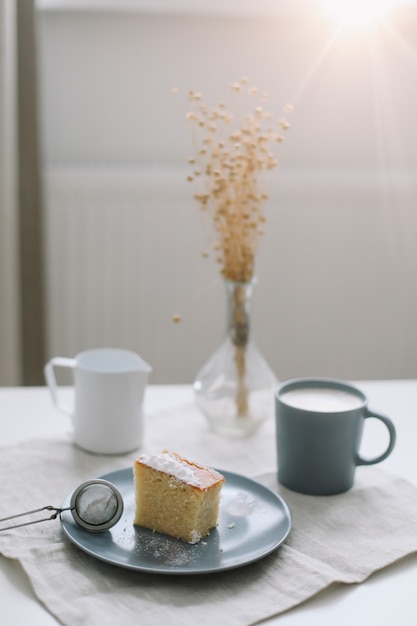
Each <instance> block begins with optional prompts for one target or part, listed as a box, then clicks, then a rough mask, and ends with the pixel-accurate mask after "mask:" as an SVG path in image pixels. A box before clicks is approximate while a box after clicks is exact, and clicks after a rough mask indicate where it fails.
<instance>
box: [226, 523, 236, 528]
mask: <svg viewBox="0 0 417 626" xmlns="http://www.w3.org/2000/svg"><path fill="white" fill-rule="evenodd" d="M235 525H236V524H235V523H234V522H230V524H228V526H227V528H234V527H235Z"/></svg>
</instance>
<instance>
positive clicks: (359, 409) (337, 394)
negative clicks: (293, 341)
mask: <svg viewBox="0 0 417 626" xmlns="http://www.w3.org/2000/svg"><path fill="white" fill-rule="evenodd" d="M275 402H276V436H277V455H278V480H279V482H280V483H281V484H282V485H284V486H285V487H288V488H289V489H292V490H293V491H298V492H301V493H306V494H310V495H332V494H336V493H342V492H344V491H347V490H348V489H350V488H351V487H352V485H353V481H354V477H355V470H356V467H357V466H358V465H373V464H375V463H380V462H381V461H383V460H384V459H386V458H387V456H388V455H389V454H391V452H392V450H393V448H394V445H395V439H396V432H395V427H394V424H393V423H392V421H391V420H390V419H389V418H388V417H386V416H385V415H381V414H380V413H377V412H375V411H371V410H370V409H369V408H368V401H367V398H366V396H365V395H364V394H363V393H362V391H360V390H359V389H357V388H356V387H354V386H352V385H349V384H347V383H345V382H342V381H339V380H333V379H328V378H300V379H296V380H291V381H288V382H286V383H284V384H283V385H281V387H280V388H279V389H278V391H277V393H276V396H275ZM369 417H373V418H377V419H379V420H381V421H382V422H383V423H384V424H385V425H386V427H387V429H388V431H389V443H388V446H387V448H386V450H385V451H384V452H382V453H381V454H380V455H378V456H377V457H375V458H371V459H365V458H363V457H362V456H361V455H360V454H359V448H360V443H361V439H362V432H363V427H364V423H365V420H366V419H367V418H369Z"/></svg>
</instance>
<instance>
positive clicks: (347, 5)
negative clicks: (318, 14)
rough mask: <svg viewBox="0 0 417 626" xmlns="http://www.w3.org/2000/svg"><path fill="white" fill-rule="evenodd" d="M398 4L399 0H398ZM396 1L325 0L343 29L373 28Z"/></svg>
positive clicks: (326, 5) (328, 9)
mask: <svg viewBox="0 0 417 626" xmlns="http://www.w3.org/2000/svg"><path fill="white" fill-rule="evenodd" d="M397 2H398V0H397ZM397 2H396V0H325V2H324V4H325V7H326V9H327V11H328V13H330V15H332V16H333V18H334V19H335V20H336V21H337V22H338V24H339V26H340V27H341V28H351V29H356V28H363V27H367V26H372V25H374V24H376V23H377V22H378V21H380V20H382V19H383V18H384V17H386V15H387V13H388V11H389V9H391V8H392V7H393V6H394V5H395V4H397Z"/></svg>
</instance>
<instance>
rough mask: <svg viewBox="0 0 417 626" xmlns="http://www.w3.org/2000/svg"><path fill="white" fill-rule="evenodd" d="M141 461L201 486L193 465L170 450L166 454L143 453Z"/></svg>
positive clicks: (191, 483) (179, 478)
mask: <svg viewBox="0 0 417 626" xmlns="http://www.w3.org/2000/svg"><path fill="white" fill-rule="evenodd" d="M139 461H140V462H141V463H143V464H144V465H147V466H148V467H151V468H152V469H155V470H158V471H160V472H164V473H165V474H169V475H170V476H174V478H176V479H177V480H181V481H183V482H186V483H188V484H189V485H194V486H195V487H200V486H201V481H200V480H199V478H198V476H197V474H196V472H195V471H194V470H193V469H192V467H191V466H190V465H188V464H186V463H183V462H181V461H180V460H179V459H177V458H176V457H175V456H173V455H172V454H169V453H168V452H167V453H164V454H143V455H141V456H140V457H139Z"/></svg>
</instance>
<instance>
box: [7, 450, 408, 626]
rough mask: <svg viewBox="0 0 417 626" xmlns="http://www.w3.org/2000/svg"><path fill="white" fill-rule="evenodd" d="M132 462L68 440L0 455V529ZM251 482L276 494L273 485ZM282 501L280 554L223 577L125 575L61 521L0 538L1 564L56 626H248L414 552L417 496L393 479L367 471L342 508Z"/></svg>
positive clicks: (292, 496) (332, 503)
mask: <svg viewBox="0 0 417 626" xmlns="http://www.w3.org/2000/svg"><path fill="white" fill-rule="evenodd" d="M132 459H133V456H129V455H128V456H125V457H117V458H111V457H101V456H93V455H89V454H86V453H83V452H82V451H81V450H78V449H76V448H75V447H74V446H73V445H72V444H71V443H70V442H69V441H66V440H59V441H50V440H48V441H43V440H36V441H31V442H28V443H25V444H20V445H17V446H13V447H8V448H2V449H1V450H0V477H1V487H0V494H1V495H0V517H4V516H6V515H11V514H13V513H18V512H21V511H25V510H28V509H32V508H37V507H38V506H43V505H47V504H53V505H58V506H59V505H60V504H61V502H62V501H63V499H64V498H65V496H66V495H67V494H68V493H69V492H70V491H72V489H74V487H75V486H76V485H77V484H78V483H80V482H82V481H83V480H86V479H88V478H91V477H92V476H97V475H100V474H101V473H105V472H108V471H111V470H112V469H116V468H121V467H128V466H130V465H131V462H132ZM260 480H261V481H262V482H263V483H264V484H266V485H268V486H269V487H271V488H272V489H276V488H278V485H277V483H276V479H275V476H274V474H273V473H271V474H267V475H264V476H262V477H260ZM279 491H280V492H281V494H282V496H283V497H284V498H285V500H286V501H287V503H288V504H289V506H290V508H291V510H292V516H293V528H292V531H291V534H290V536H289V538H288V539H287V541H286V543H285V544H284V545H283V546H282V547H281V548H280V549H278V550H277V551H276V552H274V553H273V554H271V555H269V556H267V557H266V558H264V559H262V560H260V561H258V562H256V563H253V564H251V565H247V566H245V567H241V568H239V569H236V570H231V571H228V572H222V573H218V574H210V575H201V576H190V577H183V576H163V575H155V574H147V573H143V572H135V571H130V570H124V569H122V568H119V567H116V566H113V565H109V564H106V563H103V562H101V561H98V560H96V559H94V558H92V557H90V556H89V555H87V554H85V553H84V552H82V551H80V550H79V549H78V548H77V547H75V546H73V545H72V544H71V543H70V542H69V541H68V540H67V539H66V537H65V536H64V534H63V532H62V530H61V525H60V522H59V521H58V520H55V521H49V522H45V523H42V524H38V525H34V526H29V527H26V528H20V529H14V530H11V531H7V532H4V533H0V553H1V554H3V555H4V556H6V557H9V558H14V559H18V560H19V561H20V563H21V564H22V566H23V568H24V569H25V571H26V572H27V574H28V576H29V578H30V580H31V583H32V585H33V588H34V590H35V593H36V595H37V596H38V598H39V599H40V600H41V601H42V602H43V604H44V605H45V606H46V607H47V609H48V610H49V611H50V612H51V613H52V614H53V615H54V616H56V618H57V619H58V620H59V621H60V622H61V623H62V624H64V625H68V626H74V625H78V624H85V625H88V626H96V625H97V626H106V625H109V626H110V625H111V626H113V625H114V624H115V623H118V624H121V623H123V624H124V626H131V625H134V624H138V623H140V624H142V625H143V626H154V625H155V626H159V625H160V624H164V623H173V624H183V625H184V626H187V625H188V624H189V625H190V626H191V625H193V626H194V625H195V624H196V623H198V624H199V625H200V626H206V625H207V626H208V625H209V624H210V625H212V624H215V623H220V624H221V623H225V616H227V623H228V624H229V625H231V626H247V625H249V624H254V623H257V622H258V621H260V620H262V619H264V618H267V617H270V616H273V615H277V614H279V613H281V612H283V611H285V610H287V609H290V608H291V607H294V606H296V605H297V604H299V603H301V602H303V601H304V600H306V599H307V598H309V597H311V596H313V595H314V594H316V593H318V592H319V591H320V590H322V589H325V588H326V587H328V586H329V585H330V584H332V583H334V582H343V583H354V582H361V581H363V580H365V579H366V578H367V577H368V576H369V575H370V574H371V573H372V572H374V571H376V570H378V569H380V568H383V567H385V566H387V565H389V564H390V563H393V562H394V561H396V560H397V559H400V558H401V557H404V556H405V555H407V554H410V553H412V552H416V551H417V506H416V504H417V487H415V486H413V485H411V484H410V483H409V482H407V481H406V480H404V479H402V478H400V477H396V476H391V475H389V474H386V473H385V472H384V471H383V470H380V469H379V468H366V469H364V470H363V471H360V470H359V471H358V475H357V481H356V484H355V487H354V488H353V489H352V490H351V491H349V492H348V493H346V494H342V495H339V496H330V497H314V496H303V495H301V494H296V493H293V492H291V491H288V490H285V489H283V488H281V487H280V488H279Z"/></svg>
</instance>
